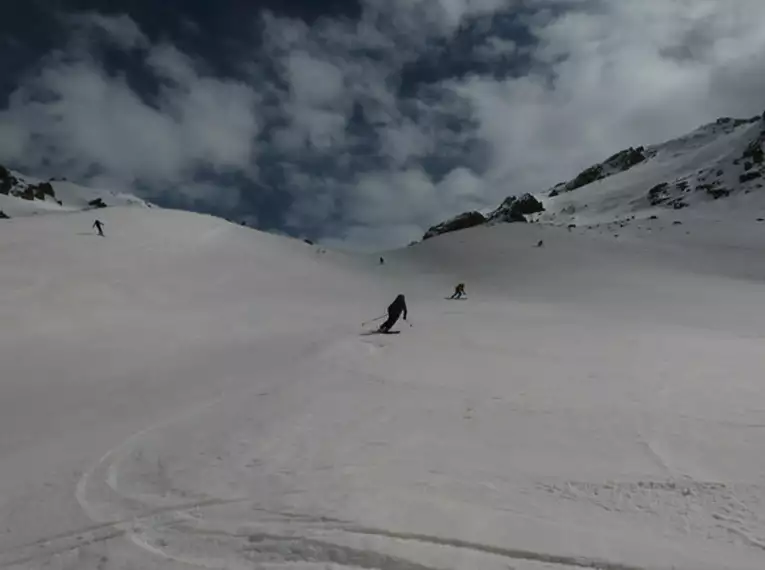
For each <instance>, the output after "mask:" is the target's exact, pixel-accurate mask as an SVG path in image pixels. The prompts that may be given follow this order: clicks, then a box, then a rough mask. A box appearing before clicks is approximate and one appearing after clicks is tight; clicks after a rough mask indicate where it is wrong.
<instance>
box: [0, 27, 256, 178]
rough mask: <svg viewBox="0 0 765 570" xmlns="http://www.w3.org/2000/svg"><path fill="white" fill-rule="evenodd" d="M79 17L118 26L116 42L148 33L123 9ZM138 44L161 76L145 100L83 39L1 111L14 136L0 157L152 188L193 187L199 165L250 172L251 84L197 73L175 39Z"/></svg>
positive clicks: (0, 122) (0, 121)
mask: <svg viewBox="0 0 765 570" xmlns="http://www.w3.org/2000/svg"><path fill="white" fill-rule="evenodd" d="M84 18H85V19H84V22H85V23H86V24H88V25H92V24H93V22H94V21H95V22H97V24H98V25H99V27H100V28H101V29H103V30H106V31H110V32H115V33H117V34H118V37H117V39H118V40H119V42H120V43H124V44H126V45H127V44H130V45H133V43H134V42H133V43H131V42H128V39H129V38H132V39H133V40H135V41H138V39H139V38H143V39H145V38H144V36H143V35H142V34H141V33H140V31H139V30H138V28H137V26H136V25H135V24H134V23H133V24H132V25H128V24H127V22H128V21H129V18H127V17H126V16H121V17H118V18H114V19H112V20H110V19H108V18H106V17H98V18H96V17H95V16H93V15H88V16H85V17H84ZM128 31H131V33H129V34H128V33H127V32H128ZM144 47H145V52H144V53H145V55H144V57H145V62H146V64H147V66H148V67H149V68H151V69H152V70H153V71H154V73H155V74H156V75H157V77H158V78H160V79H161V80H163V81H162V82H161V84H160V86H159V90H158V92H157V94H156V97H155V98H154V101H153V102H151V103H150V102H148V101H146V100H144V99H143V98H142V97H140V96H139V95H138V94H137V93H136V92H135V91H134V90H133V89H132V88H131V87H130V86H129V85H128V83H127V82H126V80H125V79H124V78H123V77H121V76H119V75H110V74H108V73H107V72H106V71H105V70H104V67H103V65H102V64H101V63H100V61H98V60H97V59H94V58H92V57H90V56H89V55H87V54H86V53H83V52H82V51H81V49H82V46H81V45H79V44H78V45H76V46H74V47H73V48H72V49H73V52H65V53H63V54H54V55H53V56H51V57H50V58H49V59H48V60H47V61H46V65H45V66H43V67H42V68H41V69H40V71H39V72H38V73H37V74H36V75H34V76H32V77H31V78H29V79H28V80H27V81H26V82H25V83H24V84H23V85H22V86H20V87H19V88H18V89H17V90H16V92H15V93H13V94H12V96H11V98H10V104H9V107H8V108H7V109H6V110H5V111H3V112H2V113H0V130H1V131H2V132H4V133H9V132H10V133H15V136H14V137H13V138H14V141H16V142H15V144H14V145H12V146H9V145H4V147H3V148H1V149H0V150H2V152H3V154H2V158H3V159H4V160H10V161H12V162H15V163H20V164H23V165H24V166H26V167H27V168H30V169H32V170H36V169H40V168H43V167H44V165H48V166H45V168H47V169H49V170H52V171H54V172H57V173H65V174H66V175H68V176H70V177H74V178H76V177H85V176H87V175H88V173H92V172H95V173H96V175H98V176H107V177H108V178H109V179H110V180H114V181H118V182H117V183H118V184H119V185H120V186H122V187H129V186H130V185H132V184H134V183H136V182H138V181H140V182H141V184H142V185H143V186H148V187H149V188H155V189H156V190H157V191H160V190H163V189H166V188H168V187H169V188H173V187H180V186H183V187H184V188H189V187H190V183H192V182H193V178H194V172H195V170H197V169H200V168H206V169H212V170H217V171H231V170H236V171H238V172H240V173H246V174H248V175H250V176H255V174H256V172H257V169H256V168H254V166H253V165H254V164H255V163H254V161H253V154H254V152H255V136H256V135H257V134H258V131H259V123H258V118H257V116H256V113H255V108H256V103H257V96H256V93H255V91H254V90H253V89H252V87H250V86H248V85H245V84H242V83H239V82H236V81H233V80H224V79H218V78H214V77H208V76H205V75H202V74H201V73H200V72H199V70H198V69H197V68H196V67H195V65H194V64H193V62H192V61H191V59H190V58H188V57H187V56H185V55H184V54H182V53H180V52H178V51H177V50H176V49H175V48H173V47H172V46H167V45H158V46H150V45H146V46H144Z"/></svg>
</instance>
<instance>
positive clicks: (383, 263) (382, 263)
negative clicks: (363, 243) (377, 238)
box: [380, 257, 385, 265]
mask: <svg viewBox="0 0 765 570" xmlns="http://www.w3.org/2000/svg"><path fill="white" fill-rule="evenodd" d="M380 265H385V260H384V259H383V258H382V257H381V258H380Z"/></svg>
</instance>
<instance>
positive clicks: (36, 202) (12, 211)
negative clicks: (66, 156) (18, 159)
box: [0, 165, 150, 218]
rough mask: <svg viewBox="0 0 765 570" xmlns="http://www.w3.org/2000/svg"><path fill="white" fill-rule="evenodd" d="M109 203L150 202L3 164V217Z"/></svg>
mask: <svg viewBox="0 0 765 570" xmlns="http://www.w3.org/2000/svg"><path fill="white" fill-rule="evenodd" d="M108 206H142V207H149V206H150V204H149V203H148V202H146V201H145V200H142V199H140V198H138V197H136V196H133V195H132V194H126V193H122V192H114V191H110V190H101V189H95V188H88V187H86V186H81V185H79V184H74V183H72V182H68V181H66V180H58V179H55V178H53V179H51V180H41V179H38V178H34V177H31V176H26V175H24V174H21V173H19V172H16V171H13V170H9V169H7V168H5V167H3V166H1V165H0V212H2V215H0V217H5V218H16V217H25V216H33V215H37V214H45V213H56V212H76V211H80V210H85V209H97V208H103V207H108Z"/></svg>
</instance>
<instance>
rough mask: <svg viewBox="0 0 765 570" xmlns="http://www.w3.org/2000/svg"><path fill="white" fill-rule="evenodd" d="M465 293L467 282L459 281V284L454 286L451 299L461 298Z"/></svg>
mask: <svg viewBox="0 0 765 570" xmlns="http://www.w3.org/2000/svg"><path fill="white" fill-rule="evenodd" d="M463 295H467V293H465V284H464V283H458V284H457V286H456V287H455V288H454V294H453V295H452V296H451V297H449V298H450V299H461V298H462V296H463Z"/></svg>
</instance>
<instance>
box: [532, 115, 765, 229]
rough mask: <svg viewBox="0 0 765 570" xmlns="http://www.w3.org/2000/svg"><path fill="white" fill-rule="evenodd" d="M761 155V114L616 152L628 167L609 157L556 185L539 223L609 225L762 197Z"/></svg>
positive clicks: (764, 124) (764, 129)
mask: <svg viewBox="0 0 765 570" xmlns="http://www.w3.org/2000/svg"><path fill="white" fill-rule="evenodd" d="M764 148H765V115H764V116H763V117H759V116H758V117H753V118H751V119H731V118H723V119H719V120H718V121H716V122H714V123H711V124H708V125H705V126H703V127H701V128H699V129H697V130H695V131H693V132H692V133H690V134H688V135H686V136H683V137H680V138H678V139H675V140H671V141H668V142H665V143H662V144H658V145H653V146H648V147H645V148H642V147H641V148H639V149H630V150H629V151H625V152H623V153H620V154H619V155H616V156H617V157H620V156H621V157H625V156H626V157H628V158H627V160H624V159H622V160H621V161H619V160H616V161H614V160H613V158H614V157H612V159H609V160H607V161H606V162H604V163H602V164H598V165H595V166H593V167H591V168H589V169H587V170H585V171H584V172H582V173H581V174H579V175H578V176H577V177H576V178H574V180H572V181H570V182H568V183H564V184H562V185H559V186H556V187H555V188H553V189H551V190H550V191H549V192H548V193H547V197H548V198H547V199H546V200H544V204H545V207H546V209H547V212H546V214H545V215H543V216H541V218H540V221H543V222H544V221H546V222H553V223H577V224H593V223H604V222H605V223H609V222H614V221H617V220H620V219H624V218H626V217H632V216H634V217H635V218H636V219H639V218H646V217H650V216H652V215H662V213H664V212H665V211H666V210H667V209H673V210H680V209H683V208H688V207H696V206H699V205H704V204H707V203H709V202H713V201H716V200H720V199H724V198H728V197H730V196H736V195H739V194H750V193H756V194H763V195H765V192H763V186H765V153H764ZM616 164H619V167H616V166H615V165H616ZM761 199H762V201H763V203H764V204H765V197H763V198H761Z"/></svg>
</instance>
